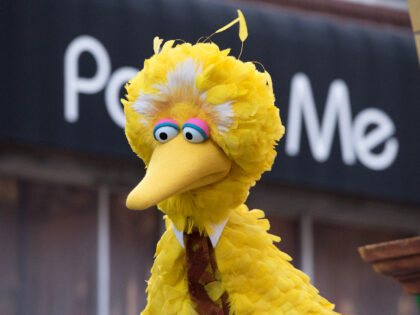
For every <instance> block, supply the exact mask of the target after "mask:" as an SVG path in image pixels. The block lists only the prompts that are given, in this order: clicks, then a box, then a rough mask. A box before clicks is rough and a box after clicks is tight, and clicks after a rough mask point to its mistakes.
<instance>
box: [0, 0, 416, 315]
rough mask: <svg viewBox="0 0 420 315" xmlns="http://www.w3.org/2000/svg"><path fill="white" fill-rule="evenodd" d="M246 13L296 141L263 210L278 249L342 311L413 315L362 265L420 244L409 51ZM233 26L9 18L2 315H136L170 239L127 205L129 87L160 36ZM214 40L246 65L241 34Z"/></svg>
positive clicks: (88, 14)
mask: <svg viewBox="0 0 420 315" xmlns="http://www.w3.org/2000/svg"><path fill="white" fill-rule="evenodd" d="M242 9H243V11H244V14H245V16H246V18H247V22H248V27H249V32H250V34H249V39H248V40H247V41H246V43H245V49H244V53H243V55H242V60H257V61H259V62H261V63H262V64H263V65H264V67H265V68H266V69H267V70H268V71H269V72H270V73H271V75H272V79H273V82H274V89H275V94H276V104H277V106H278V107H279V108H280V113H281V117H282V120H283V121H284V123H285V126H286V135H285V137H284V138H283V139H282V140H281V141H280V144H279V146H278V157H277V159H276V163H275V165H274V167H273V170H272V172H270V173H267V174H265V175H264V176H263V179H262V180H261V183H259V184H258V185H257V186H256V187H255V188H254V189H252V190H251V194H250V198H249V200H248V205H249V206H250V207H251V208H252V207H255V208H262V209H264V210H265V211H266V212H267V215H268V217H269V218H270V220H271V223H272V232H273V233H274V234H277V235H280V236H281V237H282V242H281V243H280V244H279V247H280V248H281V249H282V250H284V251H286V252H288V253H289V254H291V256H293V257H294V258H295V259H294V261H295V264H296V266H298V267H300V268H302V269H303V270H304V271H305V272H307V273H308V274H310V275H311V276H312V278H313V282H314V284H315V285H316V286H317V287H318V288H319V289H320V291H321V293H322V294H323V295H324V296H326V297H327V298H329V299H331V300H332V301H334V302H335V303H336V304H337V309H338V310H339V311H341V312H345V313H350V314H359V315H362V314H370V315H371V314H387V313H389V314H414V312H415V306H414V302H412V301H411V300H410V297H409V296H406V295H404V293H403V292H402V290H401V289H400V288H399V287H398V284H396V283H392V281H390V280H389V279H382V278H381V277H379V276H377V275H376V274H374V273H373V272H372V270H371V268H370V266H367V265H366V266H365V265H364V263H363V262H362V261H361V260H360V259H359V257H358V254H357V247H358V246H360V245H364V244H369V243H375V242H379V241H385V240H391V239H396V238H402V237H408V236H413V235H416V234H418V233H419V231H420V205H419V202H420V194H419V193H418V191H419V186H420V185H419V184H418V178H419V175H420V160H419V158H418V153H420V152H419V149H418V143H419V142H420V125H419V124H418V123H417V117H418V114H420V71H419V69H418V62H417V56H416V51H415V47H414V42H413V39H412V36H411V34H410V33H409V32H407V31H404V30H401V29H396V28H395V29H394V28H389V29H384V28H379V27H373V26H372V27H367V26H361V25H358V24H355V23H351V22H345V23H339V22H338V21H330V20H327V19H324V18H322V17H317V16H308V15H302V14H299V13H296V12H290V11H287V10H286V11H282V10H280V9H275V10H270V9H268V8H258V7H257V6H255V5H248V6H242ZM234 12H235V7H234V6H229V5H225V4H221V3H215V2H201V1H180V2H177V3H173V2H171V1H159V2H156V1H142V2H140V3H139V4H134V3H132V4H130V3H126V4H124V5H122V4H121V3H114V2H112V1H109V2H106V3H105V2H104V3H98V2H96V1H90V2H86V3H83V4H82V3H76V2H71V1H65V2H60V4H57V3H48V4H47V3H45V5H39V6H32V5H30V4H25V3H20V4H10V5H8V6H6V7H5V8H4V9H3V10H2V11H0V16H1V22H0V23H1V24H2V25H1V26H2V28H3V29H7V30H8V32H3V33H2V34H1V36H2V42H5V43H7V46H6V47H5V48H3V49H2V50H1V52H0V54H1V60H3V61H2V64H3V69H5V70H4V71H2V73H1V74H0V84H1V86H2V89H1V90H0V97H1V98H0V99H1V105H2V109H4V114H3V115H1V116H0V141H1V148H2V149H1V154H0V188H1V189H0V190H1V193H0V206H1V208H2V216H4V218H3V219H2V220H1V222H2V223H0V224H2V227H1V231H2V232H1V233H2V234H3V235H2V238H1V239H2V240H3V239H4V240H6V241H5V242H2V244H3V246H4V249H2V251H3V252H5V253H7V255H6V257H7V259H5V260H3V262H2V265H3V266H2V265H0V269H1V271H0V272H2V273H3V272H4V277H3V275H2V279H6V281H4V282H3V284H2V287H0V292H2V294H1V296H0V305H1V308H4V312H5V314H27V313H28V312H29V311H30V312H31V313H32V314H67V313H68V314H95V313H97V314H101V315H102V314H103V315H107V314H138V312H139V310H140V309H141V308H142V307H143V306H144V304H145V294H144V289H145V282H144V280H145V279H147V278H148V270H149V268H150V266H151V264H152V257H153V252H154V248H155V243H156V241H157V240H158V239H159V235H160V233H161V231H162V228H163V227H162V220H161V213H159V212H158V211H156V210H149V211H147V212H142V213H135V212H131V211H129V210H127V209H126V208H125V206H124V198H125V196H126V194H127V192H128V191H129V190H130V188H132V187H133V186H134V185H135V183H136V181H137V180H139V179H140V178H141V176H142V174H143V165H142V164H141V162H140V161H139V160H138V159H137V158H136V157H135V156H134V154H133V153H132V152H131V150H130V148H129V146H128V144H127V141H126V139H125V136H124V132H123V127H124V123H125V118H124V114H123V111H122V107H121V104H120V102H119V99H120V97H121V95H122V94H123V89H122V87H123V85H124V84H125V82H126V81H127V80H128V79H130V78H131V77H133V76H134V75H135V74H136V72H137V71H138V70H139V69H141V68H142V62H143V60H144V59H145V58H148V57H150V56H151V55H152V53H153V49H152V42H153V37H154V36H155V35H158V36H160V37H161V38H164V39H172V38H182V39H184V40H186V41H189V42H195V41H196V40H197V39H198V38H199V37H200V36H202V35H208V34H211V33H212V32H213V31H214V30H215V29H217V28H218V27H219V26H220V25H224V24H225V23H226V21H229V20H230V19H231V18H232V16H233V15H234V14H235V13H234ZM3 24H4V25H3ZM218 36H219V35H218ZM213 40H215V41H216V42H217V43H218V44H219V45H220V46H221V47H223V48H227V47H232V54H233V55H237V54H238V52H239V46H240V43H239V41H238V40H237V35H236V33H235V32H234V31H232V32H231V33H227V34H221V35H220V36H219V37H215V38H213ZM390 310H392V311H390ZM4 312H3V311H2V310H1V309H0V313H4Z"/></svg>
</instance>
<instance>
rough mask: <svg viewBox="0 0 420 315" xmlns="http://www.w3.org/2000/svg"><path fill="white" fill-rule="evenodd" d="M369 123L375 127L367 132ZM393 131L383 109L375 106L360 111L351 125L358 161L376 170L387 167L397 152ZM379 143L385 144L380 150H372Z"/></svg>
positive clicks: (396, 141) (390, 121) (396, 142)
mask: <svg viewBox="0 0 420 315" xmlns="http://www.w3.org/2000/svg"><path fill="white" fill-rule="evenodd" d="M370 125H376V126H377V127H376V128H374V129H373V130H371V131H369V132H367V128H368V126H370ZM394 133H395V126H394V123H393V122H392V120H391V119H390V118H389V117H388V115H386V114H385V113H384V112H383V111H381V110H379V109H376V108H366V109H364V110H363V111H361V112H360V113H359V114H358V115H357V116H356V118H355V119H354V126H353V141H354V147H355V149H356V152H357V157H358V158H359V160H360V162H362V163H363V164H364V165H365V166H366V167H369V168H370V169H372V170H376V171H381V170H384V169H386V168H388V167H389V166H390V165H391V164H392V163H393V162H394V160H395V158H396V157H397V154H398V140H397V139H396V138H395V137H392V136H393V135H394ZM381 143H384V145H385V146H384V149H383V150H382V152H380V153H374V152H372V150H373V149H374V148H375V147H377V146H378V145H380V144H381Z"/></svg>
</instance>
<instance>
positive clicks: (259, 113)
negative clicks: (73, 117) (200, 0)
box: [123, 10, 337, 315]
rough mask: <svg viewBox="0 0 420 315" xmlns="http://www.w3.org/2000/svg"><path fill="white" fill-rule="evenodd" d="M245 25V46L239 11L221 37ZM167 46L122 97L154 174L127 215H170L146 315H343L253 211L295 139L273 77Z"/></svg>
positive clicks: (215, 51)
mask: <svg viewBox="0 0 420 315" xmlns="http://www.w3.org/2000/svg"><path fill="white" fill-rule="evenodd" d="M237 22H239V26H240V27H239V37H240V39H241V41H242V44H243V41H244V40H245V39H246V37H247V28H246V24H245V19H244V17H243V15H242V13H241V12H240V11H239V10H238V18H237V19H235V20H234V21H232V22H231V23H229V24H228V25H226V26H225V27H222V28H221V29H219V30H218V31H217V32H221V31H224V30H225V29H227V28H229V27H230V26H232V25H233V24H235V23H237ZM217 32H216V33H217ZM161 44H162V40H161V39H159V38H155V41H154V50H155V54H154V55H153V56H152V57H151V58H150V59H148V60H146V61H145V63H144V68H143V69H142V70H141V71H140V72H139V73H138V74H137V75H136V77H135V78H133V79H132V80H131V81H130V82H129V83H128V84H127V86H126V89H127V100H123V103H124V108H125V114H126V117H127V122H126V135H127V138H128V141H129V143H130V145H131V147H132V149H133V150H134V152H135V153H137V155H138V156H139V157H140V158H141V159H142V160H143V161H144V163H145V165H146V167H147V171H146V175H145V177H144V178H143V180H142V181H141V182H140V183H139V184H138V185H137V186H136V187H135V188H134V189H133V190H132V191H131V193H130V194H129V196H128V198H127V207H128V208H130V209H134V210H142V209H146V208H149V207H151V206H153V205H157V206H158V208H159V209H160V210H161V211H163V212H164V213H166V216H165V219H166V232H165V233H164V234H163V236H162V238H161V239H160V241H159V243H158V245H157V250H156V255H155V261H154V265H153V267H152V270H151V272H152V275H151V278H150V280H149V281H148V287H147V292H148V299H147V302H148V303H147V306H146V308H145V310H144V311H143V312H142V314H144V315H149V314H152V315H156V314H168V315H169V314H183V315H184V314H185V315H186V314H200V315H202V314H205V315H210V314H212V315H213V314H214V315H216V314H217V315H221V314H226V315H227V314H236V315H242V314H270V315H274V314H285V315H286V314H287V315H295V314H296V315H298V314H337V313H335V312H334V311H333V307H334V305H332V304H331V303H329V302H328V301H327V300H325V299H324V298H323V297H321V296H320V295H318V291H317V290H316V289H315V288H314V287H313V286H311V284H310V283H309V278H308V276H306V275H305V274H304V273H303V272H301V271H300V270H297V269H295V268H294V267H293V266H292V265H291V264H290V263H289V261H290V260H291V258H290V257H289V256H288V255H287V254H285V253H283V252H281V251H279V250H278V249H277V248H276V246H275V245H274V244H273V242H278V241H280V238H279V237H277V236H274V235H271V234H269V233H267V231H268V229H269V228H270V224H269V222H268V220H267V219H265V218H264V212H263V211H261V210H252V211H250V210H248V208H247V206H246V205H245V204H244V202H245V200H246V198H247V196H248V192H249V189H250V187H252V186H253V185H254V184H255V182H256V181H257V180H258V179H260V177H261V174H262V173H263V172H265V171H267V170H270V169H271V166H272V164H273V161H274V158H275V156H276V151H275V149H274V147H275V145H276V142H277V141H278V140H279V139H280V138H281V137H282V135H283V134H284V127H283V125H282V124H281V121H280V117H279V110H278V109H277V108H276V106H275V105H274V94H273V88H272V84H271V79H270V76H269V74H268V73H267V72H259V71H257V70H256V67H255V65H254V63H251V62H242V61H241V60H239V59H237V58H235V57H233V56H229V50H228V49H227V50H220V49H219V47H218V46H217V45H216V44H214V43H211V42H198V43H196V44H195V45H192V44H189V43H182V44H179V45H175V46H174V41H173V40H171V41H167V42H165V43H164V44H163V46H162V47H161ZM242 47H243V45H242Z"/></svg>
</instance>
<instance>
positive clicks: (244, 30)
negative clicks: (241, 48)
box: [238, 10, 248, 42]
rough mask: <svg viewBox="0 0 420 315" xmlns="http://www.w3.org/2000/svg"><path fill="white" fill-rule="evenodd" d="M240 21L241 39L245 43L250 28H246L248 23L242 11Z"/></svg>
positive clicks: (239, 13) (239, 12) (239, 16)
mask: <svg viewBox="0 0 420 315" xmlns="http://www.w3.org/2000/svg"><path fill="white" fill-rule="evenodd" d="M238 19H239V38H240V39H241V41H242V42H244V41H245V40H246V39H247V37H248V28H247V27H246V22H245V18H244V15H243V14H242V11H241V10H238Z"/></svg>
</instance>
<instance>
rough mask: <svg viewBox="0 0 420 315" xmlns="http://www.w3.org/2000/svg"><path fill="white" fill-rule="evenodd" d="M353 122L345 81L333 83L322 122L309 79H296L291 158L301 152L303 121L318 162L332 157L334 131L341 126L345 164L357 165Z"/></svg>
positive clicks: (291, 112) (288, 144)
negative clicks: (353, 141) (352, 138)
mask: <svg viewBox="0 0 420 315" xmlns="http://www.w3.org/2000/svg"><path fill="white" fill-rule="evenodd" d="M351 120H352V117H351V108H350V100H349V93H348V89H347V85H346V84H345V83H344V81H342V80H334V81H333V82H332V83H331V85H330V88H329V90H328V96H327V100H326V104H325V110H324V115H323V118H322V122H321V123H320V122H319V120H318V114H317V112H316V107H315V101H314V97H313V95H312V88H311V83H310V81H309V78H308V77H307V76H306V75H305V74H303V73H298V74H296V75H294V76H293V79H292V83H291V88H290V106H289V117H288V121H287V123H288V126H287V128H288V133H287V140H286V152H287V154H288V155H292V156H294V155H297V154H298V153H299V150H300V137H301V128H302V127H301V125H302V124H303V122H304V123H305V127H306V132H307V134H308V139H309V145H310V148H311V151H312V155H313V156H314V158H315V159H316V160H317V161H318V162H325V161H326V160H327V159H328V157H329V156H330V152H331V146H332V142H333V138H334V130H335V127H336V125H338V130H339V135H340V140H341V152H342V156H343V162H344V163H345V164H347V165H351V164H354V163H356V154H355V152H354V150H353V144H352V141H351V133H352V129H351V127H352V126H351ZM302 121H303V122H302Z"/></svg>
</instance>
